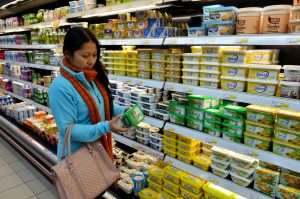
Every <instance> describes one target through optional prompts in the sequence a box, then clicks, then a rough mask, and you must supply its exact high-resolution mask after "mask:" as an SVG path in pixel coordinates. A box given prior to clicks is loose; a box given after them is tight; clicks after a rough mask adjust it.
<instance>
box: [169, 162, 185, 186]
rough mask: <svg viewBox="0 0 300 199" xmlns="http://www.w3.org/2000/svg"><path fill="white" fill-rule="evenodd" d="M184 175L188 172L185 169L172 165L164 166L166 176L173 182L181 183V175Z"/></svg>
mask: <svg viewBox="0 0 300 199" xmlns="http://www.w3.org/2000/svg"><path fill="white" fill-rule="evenodd" d="M184 175H186V174H185V173H184V172H183V171H181V170H179V169H177V168H175V167H172V166H170V165H169V166H166V167H165V168H164V178H165V179H166V180H169V181H171V182H173V183H174V184H179V183H180V179H181V177H182V176H184Z"/></svg>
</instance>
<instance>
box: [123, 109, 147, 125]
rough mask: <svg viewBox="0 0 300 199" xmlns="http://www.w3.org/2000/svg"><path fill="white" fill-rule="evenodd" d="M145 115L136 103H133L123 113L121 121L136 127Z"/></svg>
mask: <svg viewBox="0 0 300 199" xmlns="http://www.w3.org/2000/svg"><path fill="white" fill-rule="evenodd" d="M144 118H145V116H144V114H143V111H142V109H141V108H140V107H139V106H138V105H134V106H132V107H130V108H128V110H127V111H126V112H125V113H124V114H123V118H122V120H123V122H124V124H125V125H126V126H134V127H137V126H138V124H139V123H140V122H142V121H143V120H144Z"/></svg>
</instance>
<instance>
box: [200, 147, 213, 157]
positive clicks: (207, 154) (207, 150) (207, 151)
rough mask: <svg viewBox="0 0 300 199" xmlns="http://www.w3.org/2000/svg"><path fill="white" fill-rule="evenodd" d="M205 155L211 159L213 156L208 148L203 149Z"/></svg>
mask: <svg viewBox="0 0 300 199" xmlns="http://www.w3.org/2000/svg"><path fill="white" fill-rule="evenodd" d="M202 153H203V155H206V156H208V157H210V156H211V155H212V150H211V149H208V148H202Z"/></svg>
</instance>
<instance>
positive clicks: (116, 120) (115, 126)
mask: <svg viewBox="0 0 300 199" xmlns="http://www.w3.org/2000/svg"><path fill="white" fill-rule="evenodd" d="M120 120H121V115H118V116H116V117H113V118H112V119H111V120H110V121H109V126H110V129H111V131H112V132H114V133H119V132H127V131H128V130H129V129H128V128H124V127H122V126H121V122H120Z"/></svg>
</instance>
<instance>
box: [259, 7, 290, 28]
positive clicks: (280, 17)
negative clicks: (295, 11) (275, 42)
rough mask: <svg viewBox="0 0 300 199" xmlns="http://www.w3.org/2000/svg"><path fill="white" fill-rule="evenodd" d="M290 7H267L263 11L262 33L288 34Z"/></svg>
mask: <svg viewBox="0 0 300 199" xmlns="http://www.w3.org/2000/svg"><path fill="white" fill-rule="evenodd" d="M291 8H292V6H290V5H274V6H267V7H265V8H264V9H263V23H262V24H263V25H262V33H286V32H288V25H289V18H290V11H291Z"/></svg>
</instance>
